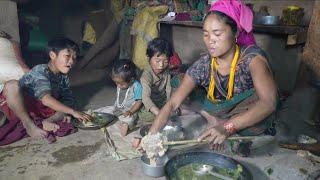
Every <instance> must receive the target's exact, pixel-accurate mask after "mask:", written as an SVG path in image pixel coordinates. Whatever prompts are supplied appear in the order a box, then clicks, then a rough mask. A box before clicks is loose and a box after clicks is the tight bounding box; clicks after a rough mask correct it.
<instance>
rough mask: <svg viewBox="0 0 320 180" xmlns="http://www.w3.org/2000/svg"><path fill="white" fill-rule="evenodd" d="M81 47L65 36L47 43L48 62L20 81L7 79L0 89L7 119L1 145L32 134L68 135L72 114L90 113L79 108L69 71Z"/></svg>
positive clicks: (0, 134) (1, 107)
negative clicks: (76, 107)
mask: <svg viewBox="0 0 320 180" xmlns="http://www.w3.org/2000/svg"><path fill="white" fill-rule="evenodd" d="M78 50H79V48H78V46H77V44H76V43H74V42H73V41H71V40H69V39H66V38H59V39H55V40H52V41H50V42H49V43H48V54H49V57H50V61H49V63H48V64H40V65H37V66H35V67H34V68H32V70H31V71H30V72H28V73H27V74H25V75H24V76H23V77H22V78H21V79H20V80H19V81H16V80H11V81H8V82H6V83H5V86H4V88H3V91H2V92H1V93H0V110H1V111H2V112H4V113H5V115H6V117H7V119H8V122H7V123H6V124H5V125H3V126H2V127H1V128H0V145H6V144H10V143H13V142H15V141H17V140H19V139H22V138H23V137H25V136H27V135H29V136H31V137H46V138H47V139H48V140H49V142H53V141H55V136H65V135H68V134H70V133H72V132H75V129H74V128H73V126H72V125H71V124H70V119H71V117H70V116H69V115H71V116H73V117H74V118H77V119H79V120H82V121H87V120H91V116H89V115H88V114H85V113H83V112H79V111H76V110H75V109H73V107H74V98H73V96H72V92H71V89H70V87H69V79H68V77H67V75H66V74H67V73H68V72H69V71H70V69H71V68H72V66H73V65H74V63H75V61H76V54H77V52H78Z"/></svg>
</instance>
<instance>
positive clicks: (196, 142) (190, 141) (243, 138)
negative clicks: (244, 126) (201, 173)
mask: <svg viewBox="0 0 320 180" xmlns="http://www.w3.org/2000/svg"><path fill="white" fill-rule="evenodd" d="M254 138H255V136H242V137H241V136H239V137H229V138H228V139H227V140H252V139H254ZM208 142H209V141H208V140H202V141H198V140H196V139H192V140H183V141H168V142H163V145H167V146H172V145H181V144H200V143H208Z"/></svg>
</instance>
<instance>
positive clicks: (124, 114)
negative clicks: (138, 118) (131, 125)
mask: <svg viewBox="0 0 320 180" xmlns="http://www.w3.org/2000/svg"><path fill="white" fill-rule="evenodd" d="M132 115H133V113H132V112H131V111H126V112H125V113H123V116H124V117H131V116H132Z"/></svg>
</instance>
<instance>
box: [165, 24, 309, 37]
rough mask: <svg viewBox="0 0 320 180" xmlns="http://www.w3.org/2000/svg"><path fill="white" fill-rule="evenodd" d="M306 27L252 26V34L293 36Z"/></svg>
mask: <svg viewBox="0 0 320 180" xmlns="http://www.w3.org/2000/svg"><path fill="white" fill-rule="evenodd" d="M159 23H160V24H166V25H177V26H188V27H198V28H202V25H203V23H202V22H200V21H160V22H159ZM307 30H308V27H307V26H284V25H276V26H271V25H255V24H254V25H253V32H256V33H267V34H279V35H281V34H283V35H293V34H297V33H300V32H307Z"/></svg>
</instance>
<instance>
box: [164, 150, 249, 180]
mask: <svg viewBox="0 0 320 180" xmlns="http://www.w3.org/2000/svg"><path fill="white" fill-rule="evenodd" d="M191 163H198V164H206V165H212V166H217V167H220V168H226V169H230V170H232V169H236V168H237V165H238V164H239V165H241V166H242V168H243V171H242V173H241V177H240V179H241V180H252V175H251V173H250V171H249V170H248V169H247V168H246V167H245V166H243V165H242V164H241V163H240V162H238V161H236V160H234V159H232V158H229V157H227V156H224V155H221V154H216V153H213V152H187V153H182V154H179V155H177V156H174V157H172V158H170V160H169V161H168V163H167V164H166V167H165V171H166V177H167V179H172V178H173V177H174V174H175V173H176V172H177V171H178V169H179V168H181V167H183V166H185V165H188V164H191Z"/></svg>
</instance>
